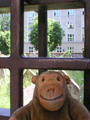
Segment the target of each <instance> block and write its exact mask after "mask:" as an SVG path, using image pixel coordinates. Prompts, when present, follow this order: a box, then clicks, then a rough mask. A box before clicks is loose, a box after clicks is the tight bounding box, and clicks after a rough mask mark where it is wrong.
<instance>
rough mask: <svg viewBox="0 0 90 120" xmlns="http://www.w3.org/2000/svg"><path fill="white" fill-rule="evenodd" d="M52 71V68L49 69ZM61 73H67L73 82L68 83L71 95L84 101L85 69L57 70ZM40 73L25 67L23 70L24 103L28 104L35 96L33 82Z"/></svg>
mask: <svg viewBox="0 0 90 120" xmlns="http://www.w3.org/2000/svg"><path fill="white" fill-rule="evenodd" d="M49 71H52V70H49ZM55 71H58V72H60V73H61V74H63V75H64V74H67V75H68V76H69V77H70V79H71V82H70V83H69V84H68V85H67V87H68V89H69V91H70V93H71V95H72V96H73V97H74V98H75V99H77V100H79V101H80V102H82V103H83V94H84V91H83V90H84V89H83V86H84V82H83V81H84V72H83V71H74V70H72V71H71V70H55ZM36 75H38V70H33V69H25V70H24V71H23V87H24V89H23V92H24V103H23V105H26V104H27V103H28V102H30V101H31V100H32V98H33V93H34V88H35V85H34V84H33V83H32V82H31V78H32V77H33V76H36Z"/></svg>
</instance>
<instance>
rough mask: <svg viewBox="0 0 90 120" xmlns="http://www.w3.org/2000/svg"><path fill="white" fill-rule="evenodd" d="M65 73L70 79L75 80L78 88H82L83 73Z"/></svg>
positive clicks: (67, 71)
mask: <svg viewBox="0 0 90 120" xmlns="http://www.w3.org/2000/svg"><path fill="white" fill-rule="evenodd" d="M66 73H67V74H68V75H69V76H70V78H71V79H73V80H75V82H76V83H77V84H78V85H79V87H81V86H82V84H83V83H84V81H83V79H84V72H83V71H69V70H66Z"/></svg>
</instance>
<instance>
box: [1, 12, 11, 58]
mask: <svg viewBox="0 0 90 120" xmlns="http://www.w3.org/2000/svg"><path fill="white" fill-rule="evenodd" d="M10 26H11V14H10V13H6V14H0V57H10V54H11V31H10Z"/></svg>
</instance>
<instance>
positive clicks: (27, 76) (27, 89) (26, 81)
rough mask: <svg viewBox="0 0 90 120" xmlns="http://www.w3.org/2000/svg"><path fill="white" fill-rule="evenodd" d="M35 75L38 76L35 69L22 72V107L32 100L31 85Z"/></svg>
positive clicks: (32, 85)
mask: <svg viewBox="0 0 90 120" xmlns="http://www.w3.org/2000/svg"><path fill="white" fill-rule="evenodd" d="M36 75H38V70H37V69H24V70H23V96H24V97H23V105H26V104H28V103H29V102H30V101H31V100H32V98H33V93H34V88H35V85H34V84H33V83H32V77H33V76H36Z"/></svg>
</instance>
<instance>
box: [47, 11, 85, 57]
mask: <svg viewBox="0 0 90 120" xmlns="http://www.w3.org/2000/svg"><path fill="white" fill-rule="evenodd" d="M53 11H54V12H55V11H57V10H50V11H48V19H51V20H53V24H54V22H57V23H58V21H60V24H59V25H57V26H59V27H60V30H58V27H57V28H55V27H56V25H54V26H53V27H51V26H49V24H48V56H49V57H68V58H73V57H74V58H83V57H84V41H85V39H84V38H85V37H84V36H85V35H84V27H83V26H84V15H83V14H82V11H83V9H67V10H60V16H59V17H56V16H54V15H53ZM68 13H69V16H68ZM53 24H51V25H53ZM50 28H51V29H50ZM62 30H63V32H64V34H63V33H62V32H61V31H62ZM49 31H50V32H49ZM59 35H61V37H60V36H59ZM58 46H59V47H61V50H60V48H57V47H58Z"/></svg>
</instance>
